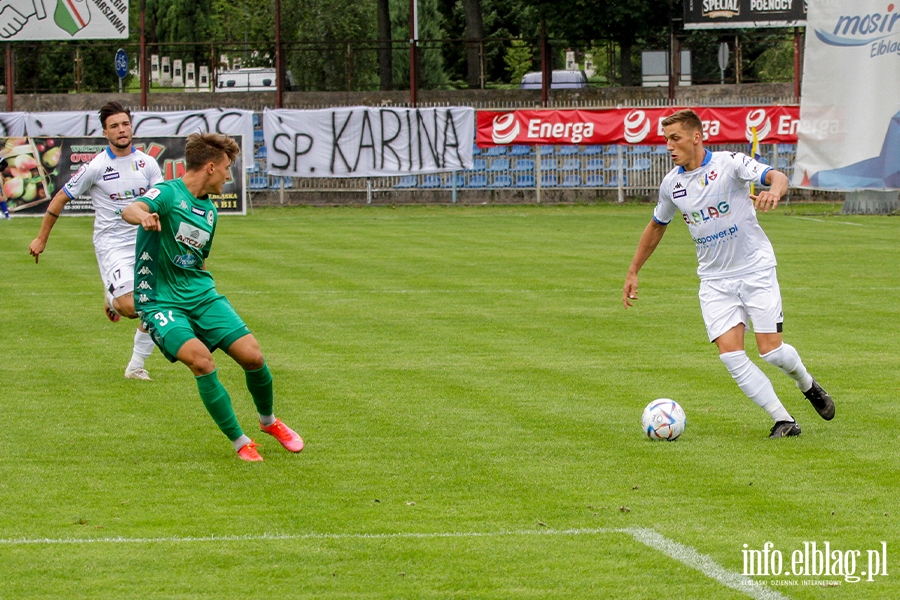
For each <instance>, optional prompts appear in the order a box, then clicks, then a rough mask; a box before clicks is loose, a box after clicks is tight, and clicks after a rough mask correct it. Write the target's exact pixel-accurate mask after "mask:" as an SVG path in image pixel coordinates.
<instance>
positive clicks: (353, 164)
mask: <svg viewBox="0 0 900 600" xmlns="http://www.w3.org/2000/svg"><path fill="white" fill-rule="evenodd" d="M263 132H264V136H265V142H266V148H267V171H268V173H269V174H271V175H283V176H288V177H383V176H396V175H417V174H420V173H442V172H448V171H461V170H465V169H471V168H472V139H473V138H474V136H475V110H474V109H472V108H468V107H441V108H387V107H380V108H373V107H341V108H329V109H322V110H287V109H278V110H269V109H266V111H265V113H264V115H263Z"/></svg>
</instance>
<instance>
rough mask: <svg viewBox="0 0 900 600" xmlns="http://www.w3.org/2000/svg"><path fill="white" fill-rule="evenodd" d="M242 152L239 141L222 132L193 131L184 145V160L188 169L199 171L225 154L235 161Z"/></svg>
mask: <svg viewBox="0 0 900 600" xmlns="http://www.w3.org/2000/svg"><path fill="white" fill-rule="evenodd" d="M240 153H241V148H240V146H238V145H237V142H235V141H234V140H233V139H232V138H230V137H228V136H227V135H224V134H221V133H209V132H207V133H192V134H191V135H189V136H188V137H187V143H186V144H185V146H184V160H185V163H186V166H187V170H188V171H199V170H200V169H202V168H203V167H205V166H206V165H207V164H209V163H211V162H219V161H220V160H222V157H223V156H227V157H228V158H229V160H231V162H232V163H234V159H235V158H237V155H238V154H240Z"/></svg>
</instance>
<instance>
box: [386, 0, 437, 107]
mask: <svg viewBox="0 0 900 600" xmlns="http://www.w3.org/2000/svg"><path fill="white" fill-rule="evenodd" d="M417 1H418V15H419V39H420V40H422V43H421V44H420V45H419V50H418V56H419V64H418V67H419V68H418V69H417V71H418V74H419V83H420V85H421V86H422V87H423V88H426V89H439V88H445V87H447V86H448V85H449V83H450V78H449V77H448V76H447V71H446V69H445V67H444V55H443V53H442V48H441V46H440V45H436V44H435V43H432V42H429V40H440V39H442V38H445V37H446V35H447V34H446V32H445V31H444V20H443V18H442V16H441V13H440V12H439V11H438V3H437V0H417ZM391 22H392V27H393V30H394V31H395V32H398V33H397V34H396V35H397V36H398V37H399V35H400V34H399V32H404V35H408V32H409V0H391ZM393 66H394V81H395V82H396V84H397V85H398V86H401V87H408V86H409V50H408V49H407V48H403V49H402V50H395V51H394V60H393Z"/></svg>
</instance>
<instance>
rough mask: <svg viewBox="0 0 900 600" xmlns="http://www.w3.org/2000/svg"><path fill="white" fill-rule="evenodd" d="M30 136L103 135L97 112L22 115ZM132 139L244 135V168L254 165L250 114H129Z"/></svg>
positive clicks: (226, 110)
mask: <svg viewBox="0 0 900 600" xmlns="http://www.w3.org/2000/svg"><path fill="white" fill-rule="evenodd" d="M24 115H25V129H26V131H27V135H29V136H31V137H42V136H60V137H96V136H102V135H103V127H101V125H100V115H99V114H98V112H97V111H96V110H93V111H86V110H78V111H65V112H36V113H24ZM131 124H132V133H133V135H134V137H142V138H148V137H154V136H160V137H180V136H185V137H186V136H188V135H190V134H192V133H198V132H206V131H211V132H213V133H224V134H226V135H241V136H243V146H242V147H241V154H242V155H243V157H244V159H243V163H244V166H245V167H252V166H253V111H252V110H240V109H236V108H207V109H201V110H180V111H171V112H150V111H135V112H133V113H132V114H131Z"/></svg>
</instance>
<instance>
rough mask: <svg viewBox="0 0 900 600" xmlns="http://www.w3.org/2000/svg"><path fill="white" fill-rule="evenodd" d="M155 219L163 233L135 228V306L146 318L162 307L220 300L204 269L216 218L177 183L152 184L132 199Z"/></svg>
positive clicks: (205, 201)
mask: <svg viewBox="0 0 900 600" xmlns="http://www.w3.org/2000/svg"><path fill="white" fill-rule="evenodd" d="M136 201H137V202H143V203H144V204H146V205H147V207H148V208H149V209H150V212H151V213H157V214H158V215H159V222H160V225H161V226H162V231H158V232H157V231H145V230H144V229H143V228H142V227H138V234H137V243H136V245H135V259H136V260H135V262H134V284H135V285H134V306H135V309H136V310H137V312H138V313H143V316H144V318H147V317H148V315H149V314H151V313H152V312H153V311H156V310H159V309H161V308H163V307H194V306H197V305H199V304H201V303H203V302H206V301H208V300H210V299H212V298H216V297H217V296H218V295H219V294H218V292H216V287H215V282H214V281H213V278H212V275H210V273H209V271H206V270H205V269H203V265H204V262H205V260H206V257H208V256H209V250H210V248H211V247H212V241H213V236H214V235H215V232H216V220H217V219H218V212H217V211H216V207H215V206H214V205H213V203H212V202H211V201H210V200H209V199H200V198H195V197H194V196H193V195H192V194H191V193H190V192H189V191H188V189H187V188H186V187H185V185H184V183H183V182H182V181H181V180H180V179H175V180H173V181H165V182H163V183H158V184H156V186H155V187H153V188H152V189H151V190H150V191H149V192H147V193H146V194H144V195H143V196H141V197H139V198H136Z"/></svg>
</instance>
